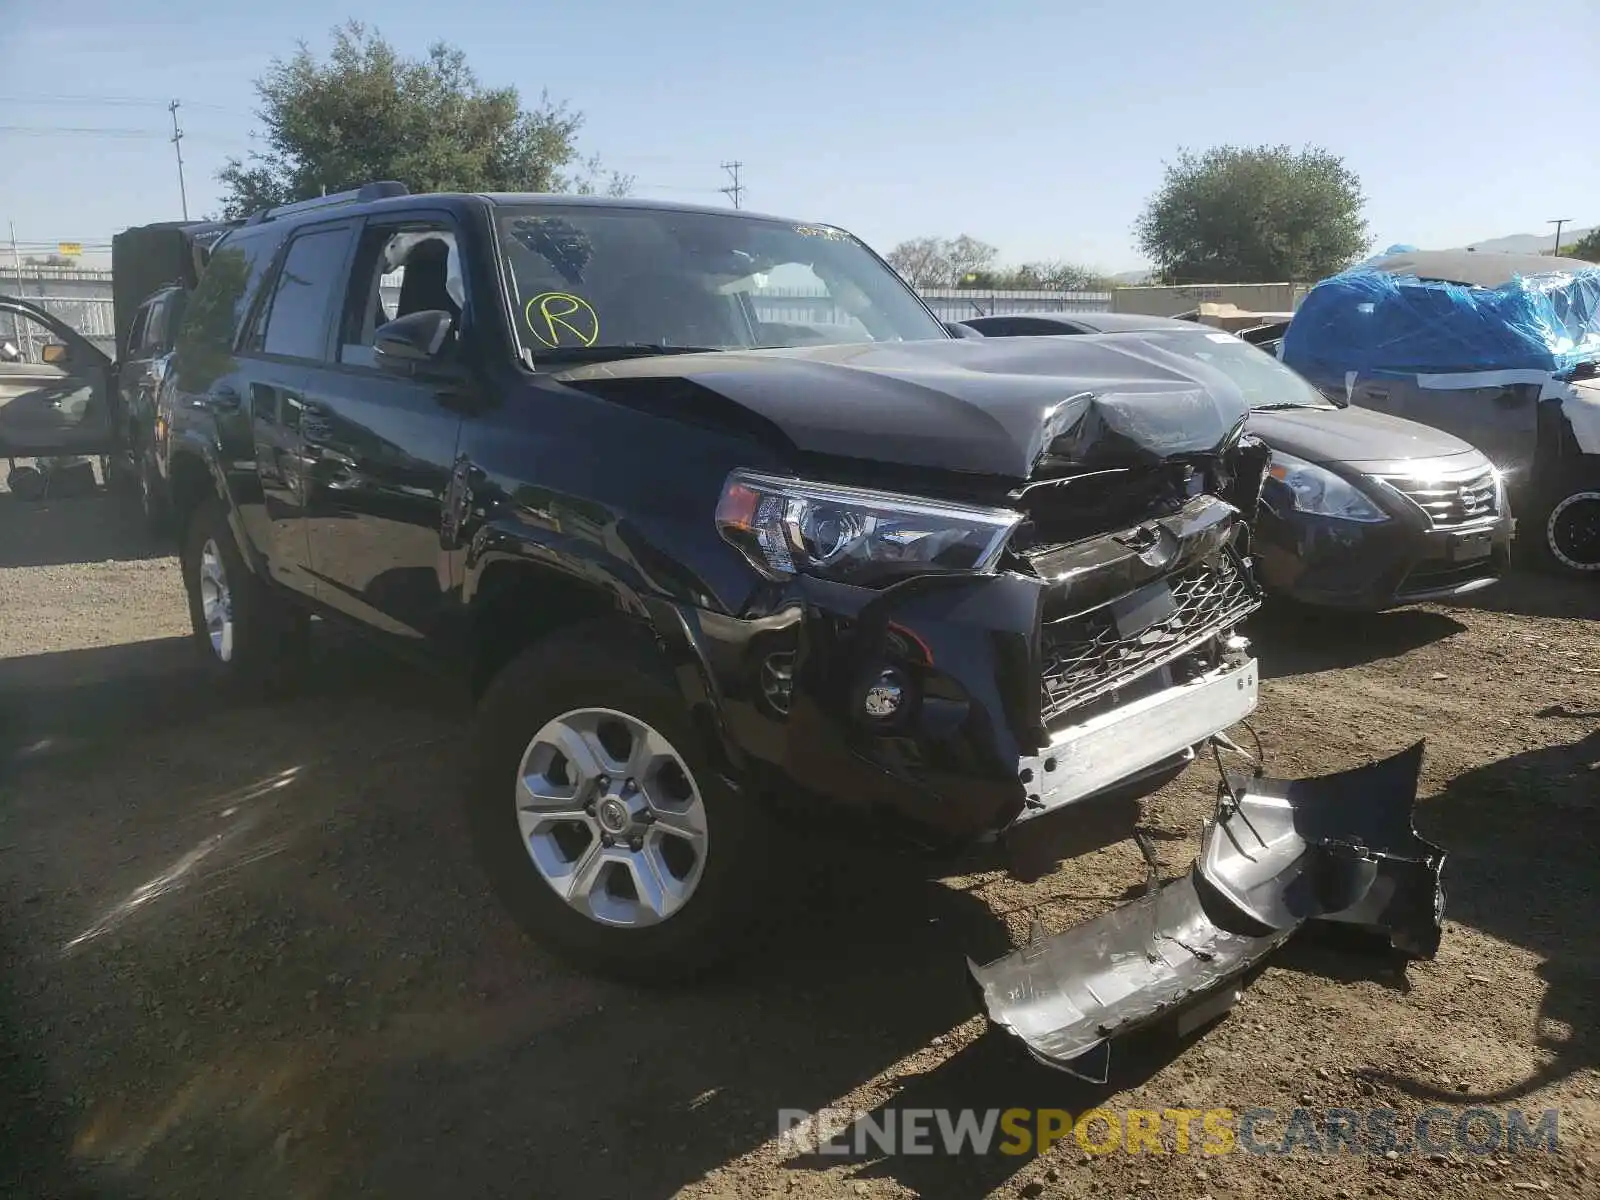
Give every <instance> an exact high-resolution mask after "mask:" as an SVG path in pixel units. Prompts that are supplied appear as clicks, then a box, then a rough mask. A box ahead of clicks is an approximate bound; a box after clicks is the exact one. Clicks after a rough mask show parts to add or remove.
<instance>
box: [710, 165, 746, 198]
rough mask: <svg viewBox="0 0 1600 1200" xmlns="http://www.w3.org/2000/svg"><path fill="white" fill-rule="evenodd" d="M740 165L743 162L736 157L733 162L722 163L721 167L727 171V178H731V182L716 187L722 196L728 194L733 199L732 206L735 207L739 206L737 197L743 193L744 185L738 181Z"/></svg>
mask: <svg viewBox="0 0 1600 1200" xmlns="http://www.w3.org/2000/svg"><path fill="white" fill-rule="evenodd" d="M742 166H744V164H743V163H742V162H740V161H739V160H738V159H735V160H734V161H733V162H725V163H723V164H722V169H723V170H724V171H726V172H727V173H728V176H729V178H731V179H732V180H733V182H732V183H731V184H729V185H728V186H727V187H725V188H718V189H717V190H718V191H719V192H721V193H722V194H723V195H724V196H729V197H731V198H732V199H733V206H734V207H735V208H739V207H740V204H739V198H740V197H741V196H743V195H744V185H743V184H742V183H740V182H739V168H740V167H742Z"/></svg>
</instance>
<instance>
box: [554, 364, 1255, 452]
mask: <svg viewBox="0 0 1600 1200" xmlns="http://www.w3.org/2000/svg"><path fill="white" fill-rule="evenodd" d="M555 378H556V379H557V380H559V381H560V382H562V383H564V384H566V385H568V386H570V387H575V388H578V389H580V390H582V391H585V392H588V393H590V394H593V395H597V396H601V397H603V398H605V399H609V400H614V401H616V402H618V403H625V404H626V403H631V402H643V401H645V400H646V399H648V393H649V392H650V391H651V390H652V389H650V387H649V384H650V383H651V382H652V381H656V382H659V383H660V385H661V390H662V392H663V393H664V394H670V393H672V392H673V391H674V389H676V391H677V392H678V393H682V391H683V388H682V384H683V382H684V381H688V382H690V383H692V384H694V385H696V386H697V387H698V388H702V389H706V390H708V391H710V392H713V393H715V394H716V395H718V396H720V397H722V398H724V399H725V400H727V401H730V402H732V403H734V404H737V405H739V406H741V407H742V408H744V409H747V410H749V411H750V412H753V413H755V414H757V415H758V416H759V417H761V418H763V419H764V420H765V421H767V422H770V424H771V425H773V426H775V427H776V428H777V429H778V430H779V431H780V432H781V433H782V434H783V435H784V437H786V438H787V439H788V440H789V441H790V442H791V443H792V444H793V445H794V446H795V447H796V448H798V449H799V450H801V451H804V452H807V453H811V454H823V455H831V456H840V457H847V458H870V459H873V460H874V461H877V462H883V463H894V464H899V465H905V466H916V467H929V468H938V469H942V470H949V471H965V472H972V473H976V474H983V475H990V476H997V477H1003V478H1007V479H1011V480H1017V481H1021V480H1026V479H1028V478H1029V477H1031V476H1032V475H1033V474H1034V473H1035V471H1036V470H1037V469H1038V468H1039V467H1040V466H1041V464H1043V463H1044V461H1045V460H1046V459H1048V460H1050V462H1051V465H1053V466H1054V465H1059V466H1061V467H1064V468H1065V467H1090V468H1094V467H1110V466H1137V465H1141V464H1144V463H1151V462H1157V461H1160V460H1162V459H1165V458H1168V457H1171V456H1174V455H1187V454H1200V453H1204V452H1207V451H1210V450H1214V449H1216V448H1218V447H1219V446H1220V445H1221V444H1222V443H1223V442H1225V441H1226V440H1227V439H1228V437H1229V435H1230V434H1231V433H1232V432H1233V430H1234V429H1235V428H1237V427H1238V426H1239V424H1240V423H1241V421H1242V420H1243V419H1244V418H1245V416H1246V415H1247V414H1248V413H1249V406H1248V404H1247V403H1246V402H1245V400H1244V397H1243V396H1242V395H1240V394H1239V393H1238V391H1237V390H1236V389H1233V388H1231V387H1229V386H1227V385H1220V384H1219V383H1218V382H1217V381H1216V380H1214V379H1212V380H1206V381H1202V380H1201V379H1200V378H1199V377H1197V376H1196V375H1195V374H1194V373H1192V372H1191V371H1189V370H1186V369H1185V362H1184V360H1183V359H1181V358H1179V357H1178V356H1176V355H1170V354H1165V353H1163V352H1162V351H1161V350H1159V349H1158V348H1155V347H1153V346H1148V345H1143V344H1140V343H1136V342H1132V341H1130V340H1128V339H1109V338H1100V337H1095V336H1092V335H1091V336H1082V337H1075V338H1052V337H1037V338H996V339H992V340H980V339H975V338H974V339H958V338H952V339H950V340H948V341H927V342H886V343H880V344H866V345H834V346H816V347H810V346H808V347H799V348H793V349H782V350H750V351H730V352H724V353H708V354H686V355H677V356H660V357H652V358H640V359H624V360H621V361H617V362H608V363H600V364H594V365H590V366H584V367H579V368H574V369H572V370H568V371H563V372H560V373H558V374H557V375H556V376H555ZM683 402H685V403H687V402H689V401H688V400H687V399H685V400H684V401H683Z"/></svg>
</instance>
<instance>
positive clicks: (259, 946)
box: [0, 630, 1348, 1200]
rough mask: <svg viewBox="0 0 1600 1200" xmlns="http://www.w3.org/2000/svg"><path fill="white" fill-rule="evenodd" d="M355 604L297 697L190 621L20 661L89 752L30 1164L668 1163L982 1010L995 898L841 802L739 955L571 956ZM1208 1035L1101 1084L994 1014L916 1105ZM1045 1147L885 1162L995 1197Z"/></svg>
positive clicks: (414, 691) (459, 718)
mask: <svg viewBox="0 0 1600 1200" xmlns="http://www.w3.org/2000/svg"><path fill="white" fill-rule="evenodd" d="M322 632H323V631H320V630H319V638H318V642H319V649H320V655H321V660H322V661H321V665H320V666H319V667H318V669H317V672H316V673H315V677H314V678H313V679H312V680H311V682H310V684H309V686H308V687H307V688H306V689H305V690H304V691H303V692H302V693H301V694H299V695H297V696H296V697H295V698H293V699H291V700H285V701H283V702H280V703H277V704H260V703H257V704H248V703H243V702H235V703H231V704H224V703H221V702H219V700H218V699H217V697H216V696H215V695H213V694H212V693H211V692H210V691H209V690H208V689H206V688H204V687H202V686H200V685H199V681H198V680H197V679H196V678H195V676H194V675H193V673H192V672H191V670H190V668H189V666H188V665H187V664H188V662H189V660H188V659H187V657H186V656H187V652H188V647H187V646H186V645H185V644H184V643H183V642H182V641H181V640H179V639H171V640H168V641H160V642H152V643H146V644H143V645H136V646H123V647H117V648H114V649H106V650H86V651H76V652H71V653H68V654H58V655H49V656H40V657H39V658H37V659H21V660H11V661H8V662H3V663H0V714H4V716H5V726H4V730H5V732H4V735H3V739H0V740H4V741H6V742H7V743H8V744H9V748H10V749H11V750H12V751H13V752H15V751H16V750H19V749H22V750H26V748H27V747H29V746H32V745H34V744H36V743H38V742H39V741H41V740H45V741H47V742H48V741H51V740H52V739H53V742H54V744H55V745H56V746H57V747H60V748H61V751H60V752H59V753H56V754H51V753H44V752H38V751H35V752H33V753H32V754H31V755H25V756H24V757H23V758H21V759H19V758H16V757H14V756H13V757H12V758H11V759H10V760H9V766H6V765H5V764H7V761H8V760H7V759H6V758H4V757H0V769H3V770H5V771H6V774H5V776H3V777H0V814H3V815H4V819H5V826H4V829H3V832H0V844H3V846H4V849H3V850H0V914H3V915H0V937H3V938H4V939H5V942H6V944H7V945H8V946H9V949H10V952H11V961H9V962H8V963H7V964H6V965H7V971H6V975H7V980H8V981H9V983H10V985H11V987H10V990H9V991H8V993H7V996H6V1001H7V1004H8V1009H7V1011H6V1012H5V1013H4V1014H3V1019H4V1022H5V1025H6V1028H5V1029H4V1030H3V1031H0V1032H3V1035H4V1038H5V1052H6V1057H7V1072H8V1075H14V1076H15V1086H10V1087H8V1089H7V1093H8V1095H10V1096H13V1097H14V1098H15V1103H14V1110H13V1111H11V1112H8V1113H6V1114H5V1115H6V1119H7V1124H8V1130H7V1134H8V1140H9V1142H10V1145H11V1156H12V1160H13V1161H14V1162H18V1163H19V1164H20V1163H23V1162H26V1163H27V1164H28V1165H29V1166H30V1167H31V1168H32V1170H33V1174H32V1175H31V1176H30V1177H29V1179H28V1180H27V1182H26V1184H24V1183H23V1182H18V1184H17V1186H16V1187H14V1188H13V1189H12V1190H11V1191H10V1192H8V1193H7V1194H8V1195H18V1196H32V1195H39V1196H43V1195H72V1194H73V1193H71V1192H70V1191H68V1190H66V1186H65V1184H63V1183H62V1182H61V1181H63V1180H68V1179H76V1180H77V1181H78V1182H79V1184H81V1185H82V1187H83V1188H86V1189H87V1188H90V1187H91V1185H92V1186H93V1187H100V1188H103V1189H104V1190H102V1191H99V1192H95V1191H92V1190H84V1191H80V1192H79V1193H78V1194H81V1195H84V1196H86V1197H87V1196H90V1195H103V1196H105V1197H107V1198H108V1200H111V1198H117V1197H122V1196H134V1195H139V1194H150V1195H159V1196H163V1197H186V1196H194V1197H208V1198H209V1197H215V1196H217V1195H263V1196H290V1195H292V1196H296V1197H302V1196H304V1197H329V1198H332V1197H338V1196H345V1195H350V1194H372V1195H384V1196H397V1197H403V1196H429V1197H431V1196H436V1195H441V1194H446V1193H449V1194H470V1195H474V1196H492V1195H506V1196H515V1197H518V1198H519V1200H520V1198H521V1197H525V1196H526V1195H528V1194H529V1193H530V1190H533V1189H537V1190H538V1191H540V1192H541V1193H543V1194H550V1195H585V1196H589V1195H594V1196H602V1195H612V1196H623V1195H664V1194H668V1193H670V1192H672V1191H673V1190H675V1189H677V1188H679V1187H681V1186H684V1185H688V1184H691V1183H693V1182H695V1181H697V1180H699V1179H701V1178H702V1177H703V1176H704V1175H705V1174H706V1173H707V1172H710V1171H712V1170H714V1169H716V1168H718V1167H720V1166H722V1165H724V1164H726V1163H728V1162H729V1161H731V1160H733V1159H735V1158H737V1157H738V1156H739V1155H741V1154H744V1153H747V1152H750V1151H752V1150H755V1149H757V1148H758V1147H761V1146H762V1145H763V1144H765V1143H767V1142H768V1141H769V1140H770V1139H772V1138H773V1137H774V1135H775V1134H776V1133H777V1121H778V1113H779V1111H780V1110H782V1109H804V1110H808V1111H814V1110H816V1109H819V1108H823V1107H826V1106H829V1105H832V1104H835V1103H837V1102H838V1101H839V1100H840V1099H841V1098H842V1097H844V1096H846V1095H848V1094H849V1093H850V1092H851V1091H852V1090H854V1089H856V1088H857V1087H859V1086H861V1085H862V1084H864V1083H866V1082H868V1081H870V1080H872V1079H873V1078H875V1077H877V1076H878V1075H880V1074H881V1073H885V1072H888V1073H891V1074H892V1073H894V1072H895V1071H896V1070H897V1068H899V1066H900V1065H901V1064H902V1063H903V1062H904V1060H906V1059H908V1058H909V1057H911V1056H913V1055H916V1054H917V1053H918V1052H920V1051H923V1050H925V1049H926V1048H928V1047H929V1046H930V1045H931V1044H933V1042H934V1040H935V1039H936V1038H940V1037H943V1036H944V1035H947V1034H948V1033H950V1032H951V1031H952V1030H953V1029H955V1028H956V1027H958V1026H960V1025H962V1024H963V1023H964V1022H966V1021H968V1020H969V1019H971V1018H972V1017H973V1016H974V1015H975V1014H976V1013H977V1011H978V1001H977V999H976V997H975V996H974V995H973V993H972V990H971V987H970V984H969V980H968V977H967V973H966V968H965V958H966V956H967V955H969V954H970V955H972V956H973V957H974V958H976V959H978V960H980V961H982V960H985V959H988V958H990V957H993V956H994V955H996V954H998V953H1001V952H1003V950H1004V949H1005V948H1007V947H1008V945H1009V937H1008V934H1007V931H1006V930H1005V928H1004V927H1003V926H1002V925H1001V924H1000V921H999V919H998V918H997V917H996V916H995V915H994V913H993V912H992V911H991V910H990V909H989V908H988V907H987V906H986V905H985V904H984V903H983V902H982V901H981V900H980V899H979V898H978V897H976V896H973V895H969V894H967V893H965V892H962V891H960V890H957V889H953V888H949V887H945V886H943V885H940V884H936V883H931V882H928V881H927V880H925V879H924V878H923V877H922V876H921V875H920V874H918V873H917V872H916V871H915V870H914V869H913V867H912V866H911V865H910V864H904V865H901V864H895V863H892V862H886V860H885V859H884V858H882V857H881V856H880V855H877V854H875V853H872V852H869V851H867V850H864V849H861V848H844V847H840V846H839V845H838V844H837V843H823V842H820V841H818V840H817V839H816V838H815V837H814V836H813V835H809V834H808V835H801V834H796V835H795V837H794V838H793V839H792V841H790V842H789V843H788V845H787V847H786V859H785V861H784V862H783V863H775V864H774V868H775V869H777V868H779V867H790V868H793V870H792V871H791V872H789V874H791V876H792V877H794V878H795V879H796V880H797V881H798V882H797V888H796V890H795V891H794V892H793V893H792V894H791V895H790V896H789V897H788V899H787V901H786V903H785V904H784V906H783V908H782V909H781V910H780V911H777V912H775V913H773V914H772V919H771V920H770V922H769V926H768V929H767V932H766V933H765V934H764V935H763V937H762V938H761V939H760V941H761V943H762V944H760V945H753V946H752V947H751V953H750V954H749V956H748V958H747V959H746V960H745V961H744V962H743V964H742V965H740V966H739V967H737V968H735V969H734V970H733V971H732V972H731V973H729V974H727V975H725V976H722V977H719V978H717V979H715V980H710V981H705V982H703V983H702V984H701V985H699V986H698V987H693V988H679V989H671V990H651V989H632V988H624V987H621V986H618V985H612V984H608V983H604V982H600V981H597V980H594V979H591V978H588V977H585V976H582V975H580V974H577V973H575V972H573V971H571V970H569V969H567V968H566V967H564V966H563V965H562V964H560V963H558V962H554V961H552V960H550V959H549V958H548V957H546V956H545V955H543V954H542V953H541V952H540V951H539V950H537V949H536V948H535V947H534V946H532V945H531V944H529V943H528V942H527V941H526V940H525V939H524V938H523V937H522V935H521V934H520V933H519V932H518V931H516V930H515V929H514V927H513V926H512V925H511V923H510V921H509V919H508V918H507V917H505V916H504V915H503V914H502V913H501V911H500V910H499V909H498V907H497V906H496V905H495V904H494V902H493V901H492V900H491V899H490V898H489V897H488V895H487V892H486V889H485V887H484V886H483V884H482V882H481V880H480V878H479V875H478V872H477V870H476V868H475V866H474V865H473V864H472V862H471V859H470V853H469V850H468V847H467V846H466V844H465V838H464V834H463V831H462V823H461V822H460V821H459V820H458V819H457V814H456V799H457V796H458V795H459V787H460V779H461V778H462V774H463V767H464V765H465V763H466V756H467V753H468V749H467V734H468V731H469V723H468V720H467V713H466V711H465V708H464V706H462V705H461V704H460V703H459V702H458V701H456V700H454V699H451V698H447V697H446V695H445V694H444V693H441V692H440V691H439V690H438V689H437V688H436V687H435V685H434V684H433V682H432V681H431V680H429V679H427V678H426V677H423V676H420V675H416V674H414V673H411V672H409V671H407V670H405V669H403V668H399V667H393V666H391V665H389V664H388V663H385V662H381V661H379V660H377V659H375V658H373V657H372V656H371V655H370V654H368V653H366V652H364V651H363V649H362V648H360V647H359V646H357V645H352V644H346V643H342V642H340V641H338V640H337V639H327V638H325V637H324V636H321V634H322ZM1112 898H1113V897H1110V896H1108V897H1106V899H1107V900H1108V901H1109V900H1111V899H1112ZM1343 969H1348V965H1347V966H1346V967H1345V968H1343ZM1181 1049H1182V1044H1181V1043H1178V1042H1176V1041H1173V1040H1171V1039H1169V1038H1167V1037H1165V1036H1163V1035H1159V1034H1157V1035H1152V1036H1149V1037H1146V1038H1143V1039H1139V1040H1137V1041H1134V1042H1131V1043H1128V1044H1126V1045H1124V1046H1122V1047H1120V1048H1119V1050H1118V1052H1117V1060H1116V1068H1117V1073H1116V1075H1115V1076H1114V1077H1113V1080H1112V1082H1111V1084H1110V1085H1109V1086H1108V1087H1104V1088H1094V1087H1091V1086H1089V1085H1085V1084H1078V1083H1075V1082H1074V1081H1072V1080H1071V1079H1070V1078H1068V1077H1066V1076H1063V1075H1060V1074H1058V1073H1055V1072H1051V1071H1047V1070H1046V1069H1045V1068H1043V1067H1040V1066H1038V1065H1037V1064H1034V1063H1032V1062H1031V1061H1030V1060H1028V1059H1027V1058H1026V1056H1025V1055H1024V1054H1023V1053H1022V1052H1021V1050H1020V1048H1019V1047H1018V1046H1017V1045H1015V1044H1014V1043H1013V1042H1012V1041H1011V1040H1010V1039H1009V1038H1008V1037H1007V1036H1005V1035H1002V1034H996V1033H990V1034H988V1035H986V1036H984V1037H983V1038H981V1039H979V1040H978V1041H977V1042H975V1043H973V1044H971V1045H969V1046H967V1047H966V1048H965V1049H963V1050H962V1051H960V1052H958V1053H957V1054H956V1055H954V1056H953V1057H952V1058H950V1059H948V1060H946V1061H945V1062H943V1063H942V1064H941V1065H939V1066H938V1067H937V1068H935V1069H934V1070H932V1071H930V1072H927V1073H925V1074H920V1075H916V1076H914V1077H909V1078H906V1079H902V1080H901V1081H900V1083H899V1084H898V1085H897V1087H898V1094H897V1095H896V1097H895V1101H894V1102H895V1103H897V1104H901V1105H911V1106H917V1107H933V1106H950V1107H972V1106H978V1107H984V1106H988V1105H991V1104H992V1105H994V1106H996V1107H1001V1108H1004V1107H1011V1106H1015V1105H1018V1104H1024V1103H1035V1104H1039V1105H1049V1106H1055V1107H1066V1108H1071V1109H1074V1110H1080V1109H1082V1108H1084V1107H1086V1106H1088V1105H1089V1104H1092V1103H1093V1102H1094V1100H1095V1099H1096V1098H1100V1097H1104V1096H1106V1095H1108V1094H1109V1093H1110V1092H1111V1091H1112V1090H1114V1089H1117V1088H1120V1087H1124V1086H1128V1085H1129V1084H1130V1083H1131V1082H1135V1081H1137V1080H1140V1079H1143V1078H1147V1077H1148V1076H1149V1075H1150V1074H1152V1073H1154V1072H1155V1071H1156V1070H1159V1069H1160V1068H1161V1067H1162V1066H1163V1065H1164V1064H1165V1063H1167V1062H1169V1061H1170V1060H1171V1059H1172V1057H1173V1056H1174V1055H1175V1054H1177V1053H1179V1052H1180V1051H1181ZM10 1082H12V1081H11V1080H8V1083H10ZM18 1147H20V1148H21V1149H20V1150H19V1149H18ZM1026 1161H1027V1160H1026V1159H1022V1158H1018V1159H1011V1158H1006V1157H1004V1156H999V1155H992V1156H990V1157H987V1158H983V1159H976V1158H966V1159H962V1160H960V1161H959V1162H952V1161H951V1160H948V1159H944V1158H942V1157H940V1158H935V1159H931V1160H930V1159H923V1158H918V1157H914V1156H901V1157H898V1158H894V1159H891V1160H887V1161H885V1162H882V1163H879V1164H877V1165H875V1166H873V1167H872V1168H871V1170H872V1172H873V1173H875V1174H886V1175H890V1176H893V1177H895V1178H897V1179H899V1180H900V1181H901V1182H902V1183H903V1184H905V1185H906V1186H907V1187H910V1188H913V1189H915V1190H916V1191H918V1192H920V1193H921V1194H923V1195H961V1196H966V1195H974V1194H979V1193H981V1192H982V1191H985V1190H989V1189H992V1188H994V1187H997V1186H1000V1185H1001V1184H1003V1183H1004V1182H1005V1181H1006V1180H1007V1179H1009V1178H1010V1177H1011V1176H1012V1175H1013V1174H1014V1173H1015V1172H1016V1171H1017V1170H1019V1169H1020V1168H1021V1167H1022V1166H1024V1165H1025V1164H1026ZM800 1165H806V1164H800ZM819 1165H821V1166H828V1165H831V1162H827V1161H824V1162H822V1163H820V1164H819Z"/></svg>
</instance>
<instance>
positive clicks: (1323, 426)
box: [1250, 408, 1472, 467]
mask: <svg viewBox="0 0 1600 1200" xmlns="http://www.w3.org/2000/svg"><path fill="white" fill-rule="evenodd" d="M1250 432H1251V433H1253V434H1255V435H1256V436H1257V437H1259V438H1260V439H1261V440H1262V441H1264V442H1266V443H1267V445H1269V446H1271V447H1272V448H1273V449H1275V450H1283V451H1286V452H1288V453H1289V454H1293V455H1295V456H1296V457H1299V458H1303V459H1305V460H1306V461H1307V462H1314V463H1345V464H1347V465H1349V466H1354V467H1368V466H1373V465H1376V464H1392V463H1403V462H1411V461H1414V460H1416V459H1424V458H1446V457H1448V456H1450V455H1452V454H1470V453H1472V446H1470V445H1469V444H1468V443H1466V442H1464V441H1462V440H1461V439H1460V438H1458V437H1454V436H1452V435H1451V434H1448V433H1445V432H1444V431H1443V430H1439V429H1435V428H1433V426H1431V425H1419V424H1418V423H1417V422H1416V421H1407V420H1405V419H1404V418H1403V417H1391V416H1389V415H1388V414H1387V413H1380V412H1373V411H1371V410H1370V409H1365V408H1335V409H1320V408H1287V409H1279V410H1278V411H1276V412H1255V413H1251V414H1250Z"/></svg>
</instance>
